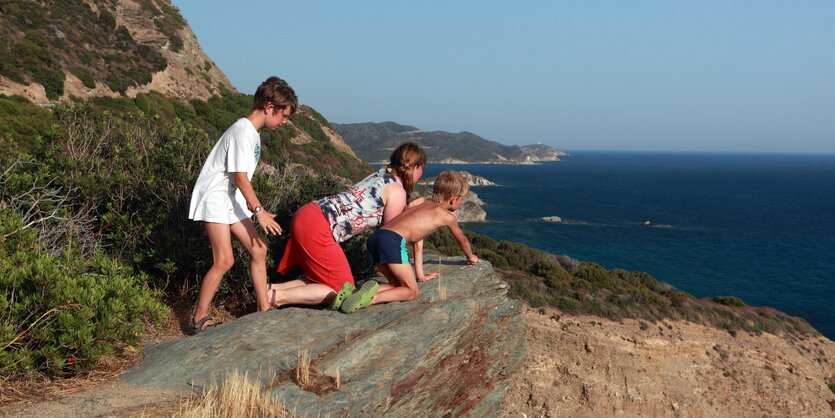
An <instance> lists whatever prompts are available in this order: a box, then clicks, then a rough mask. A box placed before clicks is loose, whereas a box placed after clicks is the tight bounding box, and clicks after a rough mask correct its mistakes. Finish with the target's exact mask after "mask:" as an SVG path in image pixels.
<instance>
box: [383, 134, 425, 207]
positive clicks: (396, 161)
mask: <svg viewBox="0 0 835 418" xmlns="http://www.w3.org/2000/svg"><path fill="white" fill-rule="evenodd" d="M425 165H426V152H425V151H423V149H422V148H421V147H420V146H418V145H417V144H415V143H414V142H406V143H403V144H400V146H399V147H397V148H395V150H394V151H392V153H391V157H390V158H389V165H388V167H389V168H390V169H391V171H393V172H394V174H396V175H397V177H398V178H400V182H401V183H402V184H403V189H405V190H406V196H408V195H410V194H412V188H413V187H414V186H415V181H414V179H413V178H412V173H413V172H414V171H415V169H416V168H418V167H422V166H425Z"/></svg>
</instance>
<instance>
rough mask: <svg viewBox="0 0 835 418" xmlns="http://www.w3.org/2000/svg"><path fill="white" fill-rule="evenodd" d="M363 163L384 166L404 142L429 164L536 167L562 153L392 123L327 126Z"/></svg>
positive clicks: (550, 149) (532, 146) (472, 135)
mask: <svg viewBox="0 0 835 418" xmlns="http://www.w3.org/2000/svg"><path fill="white" fill-rule="evenodd" d="M331 126H332V127H333V129H334V131H336V132H337V133H338V134H339V135H341V136H342V138H343V139H344V140H345V142H346V143H347V144H348V145H349V146H350V147H351V149H353V150H354V152H356V154H357V155H358V156H359V157H360V158H361V159H362V160H363V161H365V162H368V163H371V164H374V163H379V162H387V161H388V158H389V155H390V154H391V151H392V150H393V149H394V148H396V147H397V146H398V145H400V144H402V143H404V142H415V143H417V144H419V145H420V146H421V147H423V149H425V150H426V153H427V154H428V156H429V161H431V162H432V163H433V164H536V163H539V162H542V161H559V159H560V157H563V156H566V155H568V154H566V153H565V152H564V151H562V150H560V149H558V148H554V147H551V146H548V145H543V144H533V145H524V146H519V145H503V144H500V143H498V142H495V141H490V140H487V139H484V138H482V137H480V136H478V135H476V134H474V133H471V132H459V133H451V132H444V131H431V132H427V131H422V130H420V129H418V128H416V127H414V126H406V125H400V124H397V123H394V122H382V123H349V124H339V123H331Z"/></svg>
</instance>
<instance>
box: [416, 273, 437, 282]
mask: <svg viewBox="0 0 835 418" xmlns="http://www.w3.org/2000/svg"><path fill="white" fill-rule="evenodd" d="M437 278H438V273H429V274H424V275H423V277H418V281H419V282H428V281H430V280H433V279H437Z"/></svg>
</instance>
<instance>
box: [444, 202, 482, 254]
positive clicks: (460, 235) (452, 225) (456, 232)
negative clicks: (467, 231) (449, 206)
mask: <svg viewBox="0 0 835 418" xmlns="http://www.w3.org/2000/svg"><path fill="white" fill-rule="evenodd" d="M450 215H451V218H452V220H451V221H449V223H448V224H447V227H448V228H449V232H452V237H453V238H455V240H456V241H458V246H459V247H461V251H463V252H464V255H466V256H467V264H475V263H478V257H476V256H475V254H473V249H472V248H470V241H468V240H467V237H466V236H464V231H462V230H461V228H459V227H458V219H456V218H455V215H452V214H450Z"/></svg>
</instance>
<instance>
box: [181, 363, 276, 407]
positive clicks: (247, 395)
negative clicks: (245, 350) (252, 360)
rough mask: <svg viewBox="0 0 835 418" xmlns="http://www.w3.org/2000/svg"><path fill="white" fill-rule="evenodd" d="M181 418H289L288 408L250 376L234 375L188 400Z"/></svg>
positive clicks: (183, 404) (185, 402) (184, 403)
mask: <svg viewBox="0 0 835 418" xmlns="http://www.w3.org/2000/svg"><path fill="white" fill-rule="evenodd" d="M174 417H177V418H214V417H225V418H248V417H266V418H289V417H291V415H290V414H289V413H288V412H287V411H286V410H285V409H284V405H283V404H280V403H275V402H273V401H272V400H270V398H269V396H268V395H265V394H264V392H263V391H262V390H261V388H260V387H259V386H258V385H257V384H256V383H255V382H253V381H252V380H250V379H249V376H248V375H247V374H243V375H241V374H238V373H237V372H234V373H232V374H231V375H229V376H227V377H226V381H225V382H224V383H223V384H222V385H221V386H220V387H215V386H213V387H211V388H209V390H208V391H206V392H205V393H203V395H202V396H199V397H197V398H192V399H188V400H186V401H184V402H183V403H182V404H181V406H180V410H179V411H178V412H177V413H175V414H174Z"/></svg>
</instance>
